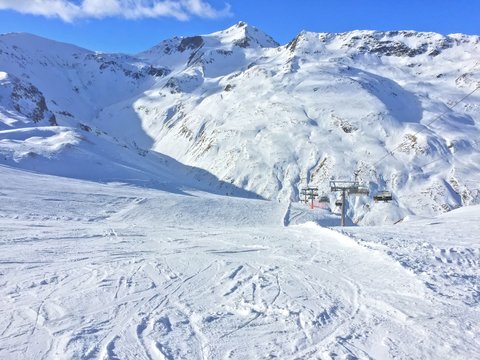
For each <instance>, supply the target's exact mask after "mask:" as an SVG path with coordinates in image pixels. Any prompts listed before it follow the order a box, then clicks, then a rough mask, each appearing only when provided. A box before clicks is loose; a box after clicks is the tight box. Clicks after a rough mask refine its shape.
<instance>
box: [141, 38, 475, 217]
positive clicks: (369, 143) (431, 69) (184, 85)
mask: <svg viewBox="0 0 480 360" xmlns="http://www.w3.org/2000/svg"><path fill="white" fill-rule="evenodd" d="M227 32H228V30H227ZM244 53H245V54H249V55H250V58H249V63H248V64H246V65H245V63H242V62H238V65H236V63H235V62H234V61H229V62H228V66H227V67H225V65H224V64H225V62H224V60H223V59H222V60H220V59H210V60H209V61H207V62H204V63H202V64H197V65H198V67H196V71H197V72H196V75H193V76H192V74H193V72H192V64H190V65H188V64H187V65H186V66H185V67H184V69H183V70H182V71H179V72H178V73H177V74H175V75H173V76H171V77H170V79H169V80H168V82H167V85H168V86H166V87H165V86H164V85H163V87H158V88H157V89H158V90H159V91H158V92H157V91H156V90H152V91H150V92H148V93H146V95H147V96H146V97H143V98H140V99H138V101H137V102H136V106H146V104H154V103H155V104H157V107H156V108H157V109H163V112H162V113H158V112H157V113H156V114H155V115H154V116H149V115H146V116H142V121H143V122H144V124H148V125H147V127H148V128H149V129H151V131H152V133H154V134H155V144H154V149H155V150H157V151H160V152H165V153H167V154H169V155H171V156H173V157H175V158H177V159H180V160H181V161H182V162H185V163H188V164H195V165H196V166H200V167H202V168H206V169H208V170H210V171H212V172H213V173H214V174H216V175H218V176H219V177H220V178H222V179H225V180H226V181H230V182H232V183H234V184H236V185H238V186H240V187H244V188H247V189H250V190H252V191H255V192H257V193H259V194H262V195H263V196H265V197H267V198H271V199H279V200H289V199H290V200H297V199H298V190H299V187H300V186H301V184H304V185H305V184H306V183H307V182H308V183H310V184H313V185H317V186H319V187H320V190H321V191H323V192H325V193H329V183H328V181H329V179H331V178H332V177H335V178H352V177H353V172H354V171H359V178H360V180H362V181H364V182H366V183H367V185H368V186H369V187H370V190H371V191H372V192H375V191H376V190H379V189H382V188H386V189H389V190H393V191H394V193H395V201H394V202H393V204H391V205H389V206H387V209H386V208H385V206H383V207H382V206H379V205H377V204H374V203H373V201H372V200H371V199H369V198H366V197H363V198H351V199H350V202H351V204H350V210H349V215H350V216H351V217H352V218H353V220H354V221H356V222H361V223H365V224H371V223H375V222H378V221H380V222H384V221H385V222H396V221H398V220H400V219H402V218H403V217H404V216H406V215H407V214H411V213H416V214H428V213H436V212H443V211H447V210H450V209H452V208H454V207H457V206H459V205H464V204H471V203H478V202H479V201H480V198H479V192H478V189H477V188H478V186H476V185H475V181H477V180H478V179H479V174H480V172H479V170H480V168H479V165H478V164H479V163H478V160H479V159H480V158H479V156H480V155H479V154H478V150H479V144H478V142H477V141H478V138H479V136H480V129H479V122H478V119H479V115H480V112H479V110H480V107H479V105H480V101H479V100H480V97H479V96H478V94H474V95H472V96H471V97H469V98H468V99H467V100H466V101H465V102H462V103H461V104H459V105H458V106H456V107H455V108H454V109H453V110H449V109H448V106H451V105H453V104H454V102H455V101H456V100H458V99H460V98H462V97H463V96H464V95H465V94H466V93H468V92H470V91H472V90H474V89H475V88H476V87H477V86H478V85H480V73H479V62H478V58H479V57H478V56H479V55H480V47H479V38H478V37H477V36H465V35H452V36H448V37H445V36H442V35H439V34H433V33H416V32H412V31H403V32H375V31H355V32H351V33H343V34H315V33H306V32H305V33H301V34H300V35H299V36H298V37H297V38H296V39H294V40H293V41H292V42H291V43H289V44H287V45H286V46H283V47H277V48H275V49H262V48H261V49H254V50H252V49H248V48H247V51H245V52H244ZM252 54H254V56H252ZM195 56H197V55H195ZM234 64H235V66H234ZM242 65H243V67H242ZM229 66H230V67H229ZM235 67H236V68H237V70H236V71H235V72H231V70H232V68H235ZM209 68H214V69H215V75H218V76H217V77H216V78H214V77H213V75H211V76H210V77H209V76H208V75H209V71H208V69H209ZM202 73H203V77H202ZM223 73H228V74H226V75H222V74H223ZM169 82H170V83H169ZM172 82H173V83H174V84H175V85H176V86H175V87H172V86H170V85H171V84H172ZM444 112H445V114H444V115H443V116H442V117H441V118H440V119H439V120H437V121H435V122H434V123H432V124H431V125H429V124H430V122H431V121H432V120H434V119H436V118H437V117H438V116H439V115H441V114H443V113H444ZM392 150H395V152H394V153H393V156H387V157H386V158H385V159H383V160H382V161H380V162H378V161H379V160H380V159H382V158H383V157H385V155H387V154H388V152H389V151H392ZM377 162H378V163H377ZM473 179H476V180H473ZM330 198H331V201H332V202H333V200H334V195H330ZM380 208H381V209H380ZM385 211H386V212H385ZM379 219H381V220H379Z"/></svg>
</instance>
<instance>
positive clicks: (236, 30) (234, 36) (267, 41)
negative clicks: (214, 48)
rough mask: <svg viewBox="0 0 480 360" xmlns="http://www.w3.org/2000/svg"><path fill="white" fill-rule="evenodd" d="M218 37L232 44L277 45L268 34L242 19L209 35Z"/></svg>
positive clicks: (249, 45) (242, 45)
mask: <svg viewBox="0 0 480 360" xmlns="http://www.w3.org/2000/svg"><path fill="white" fill-rule="evenodd" d="M206 36H215V37H217V38H219V40H220V41H221V42H222V43H233V44H234V45H237V46H240V47H243V48H247V47H261V48H269V47H277V46H279V44H278V43H277V42H276V41H275V40H274V39H273V38H272V37H271V36H270V35H267V34H266V33H264V32H263V31H261V30H260V29H258V28H256V27H255V26H252V25H249V24H247V23H246V22H244V21H239V22H238V23H236V24H235V25H233V26H231V27H229V28H228V29H225V30H222V31H218V32H215V33H213V34H211V35H206Z"/></svg>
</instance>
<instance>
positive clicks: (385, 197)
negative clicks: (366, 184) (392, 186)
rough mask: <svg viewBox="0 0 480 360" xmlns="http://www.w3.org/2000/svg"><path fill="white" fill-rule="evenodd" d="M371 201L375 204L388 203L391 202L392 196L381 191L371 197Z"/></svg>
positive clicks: (388, 192) (390, 193)
mask: <svg viewBox="0 0 480 360" xmlns="http://www.w3.org/2000/svg"><path fill="white" fill-rule="evenodd" d="M373 200H375V202H379V201H383V202H389V201H392V200H393V194H392V192H391V191H387V190H381V191H378V192H377V193H376V194H375V195H374V196H373Z"/></svg>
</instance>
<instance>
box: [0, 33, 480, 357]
mask: <svg viewBox="0 0 480 360" xmlns="http://www.w3.org/2000/svg"><path fill="white" fill-rule="evenodd" d="M478 44H479V38H478V36H466V35H461V34H457V35H451V36H442V35H439V34H434V33H416V32H412V31H398V32H378V31H355V32H351V33H340V34H315V33H308V32H303V33H301V34H299V36H298V37H297V38H296V39H294V41H292V42H291V43H290V44H288V45H285V46H280V45H278V44H276V43H275V41H274V40H273V39H271V38H270V37H269V36H268V35H266V34H264V33H263V32H261V31H260V30H258V29H256V28H254V27H252V26H250V25H247V24H245V23H238V24H237V25H234V26H233V27H231V28H229V29H226V30H223V31H219V32H216V33H213V34H207V35H202V36H196V37H189V38H173V39H170V40H165V41H163V42H161V43H160V44H159V45H157V46H155V47H154V48H152V49H150V50H147V51H145V52H143V53H141V54H138V55H136V56H129V55H123V54H102V53H96V52H92V51H89V50H86V49H81V48H78V47H76V46H73V45H68V44H62V43H58V42H52V41H50V40H47V39H43V38H39V37H36V36H33V35H29V34H6V35H1V36H0V180H1V183H2V187H1V188H0V203H1V206H0V246H1V247H2V248H1V250H2V252H1V256H0V358H2V359H3V358H5V359H25V358H26V359H42V358H44V359H50V358H52V359H92V358H99V359H112V360H113V359H130V358H138V359H157V358H158V359H168V360H172V359H219V358H224V359H257V358H281V359H312V358H321V359H349V360H352V359H411V358H414V359H420V358H421V359H472V358H474V357H475V356H477V354H478V353H480V341H479V340H478V339H480V325H479V324H480V313H479V310H478V309H479V304H480V288H479V283H480V281H479V280H480V270H479V269H480V268H479V261H480V260H479V259H480V243H479V240H478V233H479V230H480V229H479V226H480V225H479V222H478V213H479V211H480V207H479V206H480V205H478V204H479V202H480V189H479V188H478V183H479V181H480V155H479V154H480V153H479V150H480V146H479V145H480V142H479V141H478V139H479V138H480V128H479V124H480V122H479V119H480V118H479V116H480V97H479V94H478V93H475V94H473V95H472V96H470V97H469V98H468V99H467V100H466V101H464V102H462V103H461V104H458V106H455V108H450V107H452V106H453V105H454V104H455V102H456V101H457V100H458V99H460V98H462V97H463V96H465V95H466V94H468V93H470V92H472V91H473V90H474V89H475V88H476V87H478V85H479V84H480V83H479V81H480V77H479V76H480V75H479V74H480V72H479V70H480V67H479V64H480V63H479V62H478V56H479V54H480V49H479V47H478ZM440 115H441V118H438V117H439V116H440ZM437 118H438V121H435V122H432V120H434V119H437ZM392 150H395V152H394V153H393V156H391V155H388V154H389V152H391V151H392ZM381 158H384V159H385V161H381V162H378V159H381ZM354 170H357V171H358V176H359V180H360V181H363V182H365V183H366V185H367V186H368V188H369V189H370V196H354V195H350V196H348V199H347V201H348V204H347V219H346V221H347V225H349V226H348V227H347V228H339V227H337V225H338V224H339V223H340V219H339V212H340V209H339V207H338V206H335V205H334V204H335V200H336V198H337V196H338V194H336V193H332V192H330V188H329V180H331V179H332V178H335V179H350V178H351V177H352V175H353V172H354ZM307 184H310V185H313V186H318V187H319V192H320V194H321V195H325V196H327V197H328V199H329V203H328V204H326V203H323V204H318V203H316V204H315V205H316V206H317V207H316V208H315V209H309V208H308V206H307V205H304V204H301V203H299V202H298V200H299V193H300V188H301V187H302V186H305V185H307ZM382 189H387V190H391V191H393V201H392V202H389V203H381V202H380V203H375V202H374V201H373V198H372V194H374V193H375V192H376V191H378V190H382ZM320 205H321V207H322V208H318V207H320ZM388 224H390V225H388ZM392 224H395V225H392ZM356 225H362V226H356ZM379 225H382V226H379Z"/></svg>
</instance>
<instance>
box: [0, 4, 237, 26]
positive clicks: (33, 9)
mask: <svg viewBox="0 0 480 360" xmlns="http://www.w3.org/2000/svg"><path fill="white" fill-rule="evenodd" d="M0 10H14V11H17V12H20V13H23V14H34V15H42V16H45V17H53V18H60V19H62V20H63V21H66V22H72V21H74V20H76V19H81V18H97V19H102V18H105V17H123V18H126V19H141V18H156V17H174V18H176V19H178V20H188V19H189V18H191V17H192V16H198V17H204V18H218V17H223V16H229V15H230V14H231V13H230V5H228V4H225V7H224V8H223V9H220V10H218V9H215V8H213V7H212V6H211V5H210V4H209V3H208V2H206V1H205V0H0Z"/></svg>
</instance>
